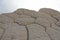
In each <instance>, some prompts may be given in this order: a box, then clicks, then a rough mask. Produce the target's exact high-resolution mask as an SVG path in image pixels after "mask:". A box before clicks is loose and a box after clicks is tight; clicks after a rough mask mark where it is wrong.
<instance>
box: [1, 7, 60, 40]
mask: <svg viewBox="0 0 60 40" xmlns="http://www.w3.org/2000/svg"><path fill="white" fill-rule="evenodd" d="M0 40H60V12H58V11H56V10H53V9H49V8H42V9H40V10H39V12H36V11H33V10H28V9H18V10H16V11H14V12H12V13H6V14H1V15H0Z"/></svg>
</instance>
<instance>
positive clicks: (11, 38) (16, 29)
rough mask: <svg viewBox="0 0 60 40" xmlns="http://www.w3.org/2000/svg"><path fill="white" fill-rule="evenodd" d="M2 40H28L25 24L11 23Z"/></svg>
mask: <svg viewBox="0 0 60 40" xmlns="http://www.w3.org/2000/svg"><path fill="white" fill-rule="evenodd" d="M1 40H27V31H26V29H25V26H22V25H20V26H19V25H18V24H16V23H12V24H9V27H8V28H7V29H6V31H5V34H4V36H3V37H2V39H1Z"/></svg>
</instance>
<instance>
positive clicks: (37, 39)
mask: <svg viewBox="0 0 60 40" xmlns="http://www.w3.org/2000/svg"><path fill="white" fill-rule="evenodd" d="M27 27H28V30H29V40H50V38H49V36H48V35H47V34H46V32H45V29H44V28H43V27H42V26H40V25H38V24H30V25H27Z"/></svg>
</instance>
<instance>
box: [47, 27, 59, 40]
mask: <svg viewBox="0 0 60 40" xmlns="http://www.w3.org/2000/svg"><path fill="white" fill-rule="evenodd" d="M46 32H47V34H49V36H50V37H51V39H52V40H60V31H57V30H55V29H53V28H50V27H47V29H46Z"/></svg>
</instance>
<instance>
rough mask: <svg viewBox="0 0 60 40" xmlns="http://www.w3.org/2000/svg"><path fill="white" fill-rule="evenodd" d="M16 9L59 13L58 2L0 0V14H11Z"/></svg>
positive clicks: (57, 0) (50, 0)
mask: <svg viewBox="0 0 60 40" xmlns="http://www.w3.org/2000/svg"><path fill="white" fill-rule="evenodd" d="M18 8H26V9H30V10H35V11H38V10H39V9H40V8H52V9H55V10H58V11H60V0H0V13H4V12H13V11H14V10H16V9H18Z"/></svg>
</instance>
